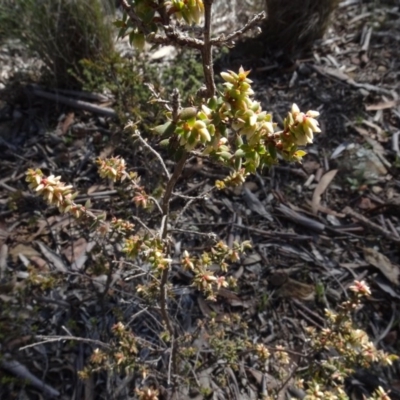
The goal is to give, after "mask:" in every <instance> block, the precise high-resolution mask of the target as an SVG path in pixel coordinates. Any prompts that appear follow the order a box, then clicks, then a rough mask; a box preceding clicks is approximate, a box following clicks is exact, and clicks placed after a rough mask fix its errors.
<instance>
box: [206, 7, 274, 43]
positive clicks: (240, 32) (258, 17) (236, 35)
mask: <svg viewBox="0 0 400 400" xmlns="http://www.w3.org/2000/svg"><path fill="white" fill-rule="evenodd" d="M265 17H266V14H265V12H264V11H262V12H260V13H258V14H256V15H255V16H254V17H253V18H252V19H251V20H250V21H249V22H248V23H247V24H246V25H245V26H243V27H242V28H240V29H238V30H237V31H235V32H232V33H231V34H229V35H228V36H224V35H221V36H218V37H216V38H213V39H211V44H212V45H213V46H226V45H229V43H232V42H233V41H234V40H235V39H237V38H239V37H240V36H242V35H243V34H244V33H245V32H247V31H248V30H250V29H252V28H253V27H255V26H256V25H257V24H258V23H260V22H261V21H262V20H263V19H265Z"/></svg>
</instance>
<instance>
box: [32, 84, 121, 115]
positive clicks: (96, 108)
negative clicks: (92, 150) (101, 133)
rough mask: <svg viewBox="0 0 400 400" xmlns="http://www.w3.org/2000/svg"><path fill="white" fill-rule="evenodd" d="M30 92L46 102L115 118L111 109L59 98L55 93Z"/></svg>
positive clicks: (63, 97)
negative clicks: (50, 101)
mask: <svg viewBox="0 0 400 400" xmlns="http://www.w3.org/2000/svg"><path fill="white" fill-rule="evenodd" d="M32 92H33V94H34V95H35V96H38V97H42V98H44V99H47V100H52V101H55V102H57V103H62V104H65V105H67V106H70V107H74V108H78V109H80V110H84V111H89V112H93V113H95V114H101V115H104V116H106V117H112V118H115V117H117V113H116V112H115V111H114V110H113V109H112V108H108V107H101V106H97V105H95V104H91V103H88V102H86V101H82V100H77V99H71V98H69V97H65V96H61V95H59V94H57V93H49V92H45V91H43V90H38V89H35V88H33V89H32Z"/></svg>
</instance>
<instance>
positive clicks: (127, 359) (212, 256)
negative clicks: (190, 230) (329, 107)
mask: <svg viewBox="0 0 400 400" xmlns="http://www.w3.org/2000/svg"><path fill="white" fill-rule="evenodd" d="M122 3H123V6H124V7H125V11H126V13H125V15H124V17H123V19H121V20H120V21H117V23H116V24H117V25H118V26H119V27H120V29H121V31H120V35H121V36H124V35H129V38H130V40H131V42H132V43H134V44H135V45H136V46H137V47H138V48H140V49H141V48H143V41H144V40H148V41H150V42H153V43H161V44H165V43H172V44H174V45H182V46H187V47H192V48H194V49H197V50H198V51H199V52H200V53H201V56H202V65H203V71H204V82H205V87H204V88H200V90H199V92H198V93H197V98H196V99H192V100H191V104H189V105H186V106H183V105H182V104H181V99H180V95H179V92H178V90H173V92H172V93H171V95H170V98H168V99H165V98H162V97H161V96H160V95H159V94H158V93H156V92H154V93H153V95H154V98H153V101H158V102H159V103H160V104H162V105H164V106H165V121H164V123H163V124H161V125H158V126H156V127H154V129H153V133H154V134H155V135H156V137H157V142H158V143H157V144H156V145H155V146H151V145H150V144H149V142H148V141H147V140H146V139H145V138H144V137H143V136H142V134H141V133H140V132H139V131H138V130H137V126H136V124H134V123H128V124H127V126H126V128H125V129H126V132H127V133H131V134H133V137H134V138H135V140H137V141H138V142H139V143H140V145H141V147H142V149H143V150H144V151H146V152H148V153H149V154H151V155H152V157H154V158H155V159H156V160H157V162H158V163H159V166H160V171H161V174H160V175H163V178H164V180H165V183H164V186H163V190H162V193H161V195H160V200H158V199H157V198H156V197H155V196H152V195H151V194H150V193H149V192H148V191H147V190H146V187H145V186H143V185H142V184H141V181H140V176H139V175H138V173H137V172H136V171H132V170H131V171H130V170H129V167H128V166H127V165H126V162H125V160H124V159H122V158H121V157H118V156H115V157H111V158H108V159H99V160H97V165H98V168H99V174H100V176H101V177H102V178H104V179H108V180H110V181H112V182H114V183H116V184H118V185H122V187H123V188H124V190H123V192H124V194H125V195H126V194H128V195H130V197H131V198H132V199H133V202H134V203H135V205H136V207H137V209H138V210H139V209H148V208H149V205H152V206H153V209H154V213H155V215H156V216H157V223H155V224H154V225H152V226H149V225H147V224H146V221H145V220H143V219H140V218H139V217H137V216H134V215H132V216H131V218H128V219H126V220H123V219H119V218H116V217H113V218H110V217H109V216H108V215H107V214H106V213H103V214H100V215H99V214H98V212H96V213H95V212H93V211H91V210H90V203H86V204H85V205H82V204H79V203H77V202H76V201H75V199H76V193H75V192H74V189H73V187H72V186H71V185H66V184H65V183H63V182H61V178H60V177H55V176H53V175H51V176H45V175H44V174H43V173H42V171H41V170H39V169H30V170H29V171H28V172H27V177H26V180H27V182H28V183H29V186H30V188H31V189H32V190H34V191H35V192H36V193H37V194H39V195H41V196H42V197H43V198H44V199H45V200H46V201H47V203H48V204H49V205H50V206H55V207H57V208H58V209H59V211H60V212H62V213H69V214H71V215H73V216H74V217H75V218H77V219H78V220H81V221H82V222H84V223H85V224H90V226H91V227H92V229H93V230H96V231H97V233H98V234H99V235H101V237H102V238H103V239H104V240H105V241H106V242H110V243H118V244H120V245H121V247H122V251H123V253H124V254H125V257H126V258H128V259H131V260H132V261H133V262H134V264H132V268H135V269H137V272H138V274H137V276H143V275H146V277H147V278H146V280H145V283H143V281H141V280H138V281H137V285H136V293H137V294H138V295H139V296H141V297H142V299H143V301H147V302H149V304H151V305H152V307H153V308H154V306H155V305H156V306H157V307H156V308H158V309H159V314H158V315H161V318H162V329H160V330H159V331H156V332H154V335H155V337H154V338H153V341H152V342H151V346H149V345H148V344H149V342H148V341H146V340H145V339H144V338H143V337H140V335H139V334H135V332H134V328H132V329H131V328H129V327H127V326H125V325H124V324H123V323H122V322H119V323H117V324H115V325H114V326H113V328H112V334H113V339H112V340H111V341H110V343H107V344H104V346H103V348H98V349H96V350H95V351H94V353H93V354H92V356H91V357H90V359H89V362H88V364H87V366H86V368H85V369H84V370H82V371H81V372H80V375H81V377H82V378H86V377H88V375H89V374H90V373H92V372H96V371H101V370H105V371H107V372H108V373H111V372H112V371H116V372H119V373H121V372H124V373H132V372H136V373H140V374H141V376H142V377H143V384H142V385H141V386H140V385H139V386H138V387H136V394H137V397H138V398H139V399H158V398H159V396H160V395H161V394H160V392H159V388H158V387H155V386H153V385H152V384H151V380H149V381H146V377H147V376H148V375H149V369H151V368H152V367H151V365H150V364H147V363H146V362H145V359H143V358H142V356H141V350H146V351H147V352H154V356H156V355H157V354H158V355H159V354H160V349H159V348H160V347H161V348H162V346H164V347H163V349H164V350H163V351H162V353H163V354H164V355H166V356H167V357H168V360H167V365H168V368H167V372H166V374H165V376H164V379H165V381H166V384H167V386H170V387H173V388H174V389H175V390H178V386H179V385H178V379H184V380H185V382H186V383H187V384H188V385H193V379H192V378H191V376H192V374H191V371H192V369H196V368H198V367H199V365H200V364H202V365H205V364H209V363H217V362H218V363H219V364H221V365H224V366H226V367H229V368H231V370H232V371H234V370H236V369H237V363H238V359H239V356H240V354H241V353H243V352H249V354H252V355H253V356H254V357H255V358H254V362H255V363H256V364H257V367H258V368H259V369H260V370H262V371H266V370H267V369H268V368H270V370H271V371H273V373H274V374H276V375H277V377H278V378H280V379H282V378H283V377H284V376H285V371H286V369H285V368H286V367H285V366H287V365H288V364H289V362H290V357H289V353H290V350H289V349H285V348H284V347H282V346H280V345H277V346H275V347H268V346H265V345H264V344H263V343H252V342H251V341H250V340H249V339H248V338H247V335H246V330H247V327H246V324H245V322H244V321H241V318H240V316H237V315H234V314H233V315H231V316H229V317H226V318H225V319H223V320H221V321H217V320H216V319H215V318H213V316H212V315H211V317H210V320H209V321H208V334H209V338H208V339H209V345H210V347H211V348H212V350H213V351H212V352H211V353H210V356H207V355H206V356H203V355H200V354H199V353H198V352H197V351H196V348H195V347H194V346H193V343H194V341H195V340H196V339H198V338H199V337H200V335H201V326H202V322H200V323H199V330H198V331H196V332H193V333H181V330H180V327H179V325H178V321H177V320H176V318H175V315H174V311H173V310H174V307H173V298H174V291H173V288H174V282H173V280H172V278H171V269H172V261H173V258H174V254H173V252H172V250H171V246H170V243H171V236H172V235H173V234H174V232H173V230H172V229H171V225H172V224H173V221H172V218H171V210H170V203H171V199H172V198H173V197H175V196H177V197H179V195H177V194H174V188H175V186H176V184H177V181H178V179H180V178H181V177H182V172H183V169H184V166H185V164H186V163H187V161H188V157H189V155H191V154H194V155H196V156H198V157H202V158H208V159H210V160H213V161H214V162H215V163H219V164H220V165H223V166H224V167H225V169H227V170H228V171H230V173H229V175H228V176H226V177H225V179H222V180H219V181H217V182H216V183H215V188H213V190H218V189H219V190H223V189H224V188H225V187H227V186H237V185H240V184H242V183H243V182H244V181H245V179H246V177H247V176H248V175H249V174H252V173H255V172H256V171H257V170H259V169H260V168H263V167H268V166H270V165H272V164H274V163H276V162H278V160H279V158H282V159H285V160H287V161H300V160H301V158H302V157H303V156H304V154H305V152H304V151H303V150H301V149H299V146H304V145H307V144H308V143H311V142H312V141H313V135H314V133H317V132H319V127H318V122H317V121H316V119H315V118H316V117H317V116H318V113H317V112H315V111H308V112H307V113H302V112H301V111H300V110H299V108H298V107H297V106H296V105H293V106H292V108H291V110H290V111H289V112H288V114H287V117H286V118H285V120H284V122H283V127H282V129H278V127H277V125H276V124H275V123H274V122H273V120H272V115H271V114H268V113H266V112H265V111H263V110H262V108H261V105H260V103H258V102H257V101H255V100H254V99H253V90H252V88H251V83H252V82H251V80H250V79H249V71H245V70H243V69H242V68H240V69H239V71H235V72H234V71H229V72H222V73H221V78H222V80H223V82H224V83H223V86H222V89H221V90H217V88H216V87H215V83H214V75H213V68H212V66H213V64H212V47H213V46H214V45H219V46H222V45H229V44H230V42H231V40H232V38H233V37H234V35H232V36H230V35H228V36H226V37H221V38H217V39H212V38H211V31H210V30H211V29H210V15H211V5H212V1H210V0H205V1H204V4H203V1H201V0H190V1H180V0H173V1H168V2H165V3H163V6H162V7H160V8H159V9H157V12H156V10H155V9H154V7H153V3H152V2H151V1H146V0H143V1H137V2H134V3H132V4H131V5H129V4H128V3H127V2H124V1H123V2H122ZM203 15H204V20H205V21H204V32H203V38H199V37H192V36H189V35H186V34H183V33H182V32H180V31H178V30H177V25H175V21H176V20H180V19H181V20H184V21H185V22H186V23H187V24H192V23H196V24H197V23H199V21H200V20H201V18H202V17H203ZM256 20H257V18H255V19H254V20H253V22H254V21H256ZM253 22H252V23H253ZM252 23H250V24H249V25H247V26H245V27H244V28H243V30H246V29H250V28H251V26H252ZM158 30H161V32H163V34H160V33H159V32H158ZM157 135H158V136H157ZM162 145H164V146H168V147H169V149H170V150H173V153H174V158H175V160H176V163H175V165H174V168H173V170H172V171H170V169H169V168H168V167H167V165H166V163H165V162H164V157H163V153H162V148H161V146H162ZM161 153H162V154H161ZM201 198H202V197H201V196H199V197H197V198H192V199H191V201H196V200H198V199H201ZM135 224H136V225H137V226H135ZM154 229H155V230H154ZM249 246H250V243H248V242H243V243H234V244H233V245H232V246H228V245H227V244H226V243H224V242H222V241H215V242H214V244H213V245H212V246H210V248H209V250H208V251H204V252H203V253H202V254H195V253H190V252H189V251H188V250H184V251H183V252H182V254H180V259H179V260H177V258H176V257H175V262H179V264H180V267H181V268H182V270H184V271H185V273H186V275H187V277H188V278H189V279H190V282H191V285H192V286H193V287H194V288H195V289H197V291H198V292H199V293H202V294H203V295H204V296H206V297H207V298H208V299H210V300H216V299H217V296H218V293H219V291H220V290H221V289H223V288H225V287H233V286H235V284H236V280H235V279H234V278H233V276H230V275H229V267H230V265H231V264H232V263H235V262H237V261H238V260H239V259H240V257H241V254H243V253H244V252H245V251H246V249H248V248H249ZM141 265H145V267H143V270H141V267H140V266H141ZM146 271H147V272H146ZM135 275H136V274H135ZM351 290H352V292H353V294H352V296H351V297H350V298H349V299H348V300H347V301H346V302H344V303H343V304H342V305H341V306H340V308H339V311H338V313H333V312H327V324H326V328H324V329H323V330H321V331H316V330H311V329H310V330H309V337H310V343H311V349H310V353H309V354H307V355H304V359H305V360H306V361H307V360H310V359H311V360H314V359H315V356H316V354H317V353H318V354H320V355H321V354H322V357H321V358H320V360H321V361H320V362H315V361H314V362H313V363H312V365H311V366H308V368H309V369H310V371H311V372H312V375H311V376H307V377H306V378H307V381H306V382H305V384H304V388H305V390H306V392H305V398H306V399H308V400H312V399H322V398H330V399H346V398H347V397H346V394H345V392H344V390H343V378H344V377H345V376H347V375H348V374H350V373H351V370H352V368H355V367H357V366H358V365H364V366H369V365H371V364H372V362H375V361H381V362H386V363H388V364H390V363H391V361H392V359H391V358H390V357H389V356H388V355H387V354H385V353H384V352H382V351H377V350H376V349H375V347H374V345H373V344H372V343H370V342H369V340H368V338H367V336H366V334H365V333H364V332H362V331H360V330H358V329H355V327H354V326H353V324H352V321H351V319H350V312H351V311H353V310H355V309H356V308H357V307H358V306H359V305H360V301H361V298H362V296H368V295H369V288H368V287H367V286H366V285H365V284H364V283H363V282H356V283H355V285H354V286H353V287H352V288H351ZM228 329H231V330H235V331H241V332H244V333H243V335H241V336H240V337H239V338H238V337H231V336H230V335H229V334H228V332H229V330H228ZM165 346H167V349H165ZM332 348H333V349H334V350H335V351H336V352H337V354H338V356H337V357H335V358H334V359H331V358H330V357H329V356H327V355H326V354H325V353H327V350H331V349H332ZM333 373H334V375H333ZM178 377H179V378H178ZM216 378H217V379H218V380H219V381H220V382H221V383H222V384H223V383H224V382H225V380H226V375H225V372H224V369H222V370H221V371H220V372H218V373H217V376H216ZM296 378H299V377H297V376H296ZM147 382H150V384H148V383H147ZM300 384H301V382H300V380H299V382H298V385H300ZM200 389H201V391H202V392H203V393H204V394H208V393H209V391H210V388H207V387H203V388H200ZM275 395H276V393H272V394H271V395H268V396H264V398H268V399H269V398H274V396H275ZM385 395H386V393H385V392H384V391H383V390H382V391H381V392H380V393H378V394H377V395H376V396H375V397H374V398H384V396H385Z"/></svg>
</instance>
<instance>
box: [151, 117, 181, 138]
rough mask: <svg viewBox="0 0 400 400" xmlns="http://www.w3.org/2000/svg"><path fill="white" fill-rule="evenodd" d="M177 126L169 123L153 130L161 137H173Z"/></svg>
mask: <svg viewBox="0 0 400 400" xmlns="http://www.w3.org/2000/svg"><path fill="white" fill-rule="evenodd" d="M175 128H176V124H174V123H173V122H172V121H168V122H166V123H165V124H163V125H158V126H156V127H155V128H153V129H152V131H153V132H154V133H155V134H156V135H160V136H171V135H172V134H173V133H174V132H175Z"/></svg>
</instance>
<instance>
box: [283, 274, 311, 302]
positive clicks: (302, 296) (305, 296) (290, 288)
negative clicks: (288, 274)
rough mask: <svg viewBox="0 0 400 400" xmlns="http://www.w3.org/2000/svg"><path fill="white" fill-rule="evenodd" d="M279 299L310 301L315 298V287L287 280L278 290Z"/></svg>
mask: <svg viewBox="0 0 400 400" xmlns="http://www.w3.org/2000/svg"><path fill="white" fill-rule="evenodd" d="M278 295H279V296H280V297H286V298H295V299H299V300H305V301H311V300H314V298H315V286H314V285H309V284H307V283H302V282H298V281H296V280H294V279H291V278H289V279H288V280H287V281H286V282H285V283H284V284H283V285H282V286H281V287H280V288H279V290H278Z"/></svg>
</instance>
